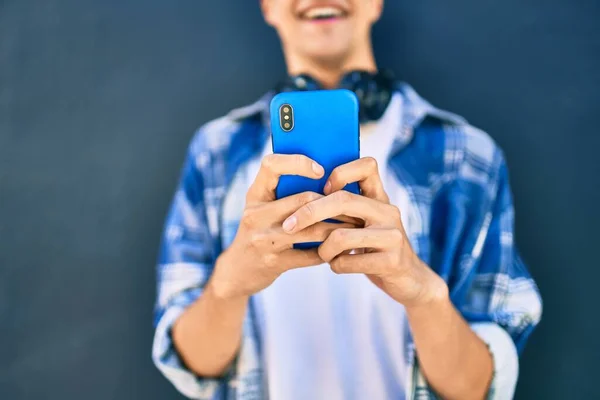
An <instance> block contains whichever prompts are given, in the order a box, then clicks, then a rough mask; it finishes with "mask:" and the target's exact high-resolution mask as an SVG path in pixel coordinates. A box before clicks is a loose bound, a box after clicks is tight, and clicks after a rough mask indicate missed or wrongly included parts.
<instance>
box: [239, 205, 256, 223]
mask: <svg viewBox="0 0 600 400" xmlns="http://www.w3.org/2000/svg"><path fill="white" fill-rule="evenodd" d="M255 222H256V210H255V209H254V208H246V209H245V210H244V213H243V214H242V220H241V224H242V225H243V226H245V227H247V228H251V227H253V226H254V223H255Z"/></svg>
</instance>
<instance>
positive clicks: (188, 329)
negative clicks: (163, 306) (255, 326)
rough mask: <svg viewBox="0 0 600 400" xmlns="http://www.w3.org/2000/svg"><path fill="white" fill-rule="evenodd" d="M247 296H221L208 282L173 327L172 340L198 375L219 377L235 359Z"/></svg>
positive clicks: (187, 363)
mask: <svg viewBox="0 0 600 400" xmlns="http://www.w3.org/2000/svg"><path fill="white" fill-rule="evenodd" d="M247 304H248V298H247V297H236V298H224V297H220V296H218V295H217V294H216V293H215V290H214V289H213V284H212V282H211V281H209V282H208V284H207V285H206V287H205V290H204V291H203V293H202V295H201V296H200V297H199V298H198V300H197V301H196V302H195V303H194V304H192V305H191V306H190V307H189V308H188V309H187V310H186V312H184V313H183V314H182V315H181V317H180V318H179V319H178V320H177V322H176V323H175V324H174V326H173V332H172V335H173V342H174V344H175V347H176V348H177V351H178V352H179V354H180V356H181V358H182V359H183V361H184V363H185V364H186V365H187V367H188V368H190V369H191V370H192V371H194V373H195V374H197V375H198V376H203V377H219V376H222V375H223V373H224V372H225V371H226V369H227V367H228V366H229V364H230V363H231V361H232V360H233V359H234V358H235V356H236V354H237V352H238V350H239V346H240V341H241V337H242V324H243V321H244V315H245V314H246V308H247Z"/></svg>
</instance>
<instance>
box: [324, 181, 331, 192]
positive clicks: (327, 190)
mask: <svg viewBox="0 0 600 400" xmlns="http://www.w3.org/2000/svg"><path fill="white" fill-rule="evenodd" d="M330 190H331V182H329V181H327V182H326V183H325V187H324V188H323V193H325V194H329V191H330Z"/></svg>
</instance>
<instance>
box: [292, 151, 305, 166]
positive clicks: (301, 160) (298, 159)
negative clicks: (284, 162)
mask: <svg viewBox="0 0 600 400" xmlns="http://www.w3.org/2000/svg"><path fill="white" fill-rule="evenodd" d="M307 161H308V160H307V158H306V157H305V156H303V155H302V154H295V155H294V156H292V162H293V163H294V166H296V168H302V167H303V166H305V165H307Z"/></svg>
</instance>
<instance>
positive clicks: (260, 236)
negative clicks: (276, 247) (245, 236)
mask: <svg viewBox="0 0 600 400" xmlns="http://www.w3.org/2000/svg"><path fill="white" fill-rule="evenodd" d="M266 239H267V235H266V234H265V233H264V232H253V233H252V234H251V235H250V244H251V245H252V246H253V247H256V248H260V247H263V245H264V244H265V242H266Z"/></svg>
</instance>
